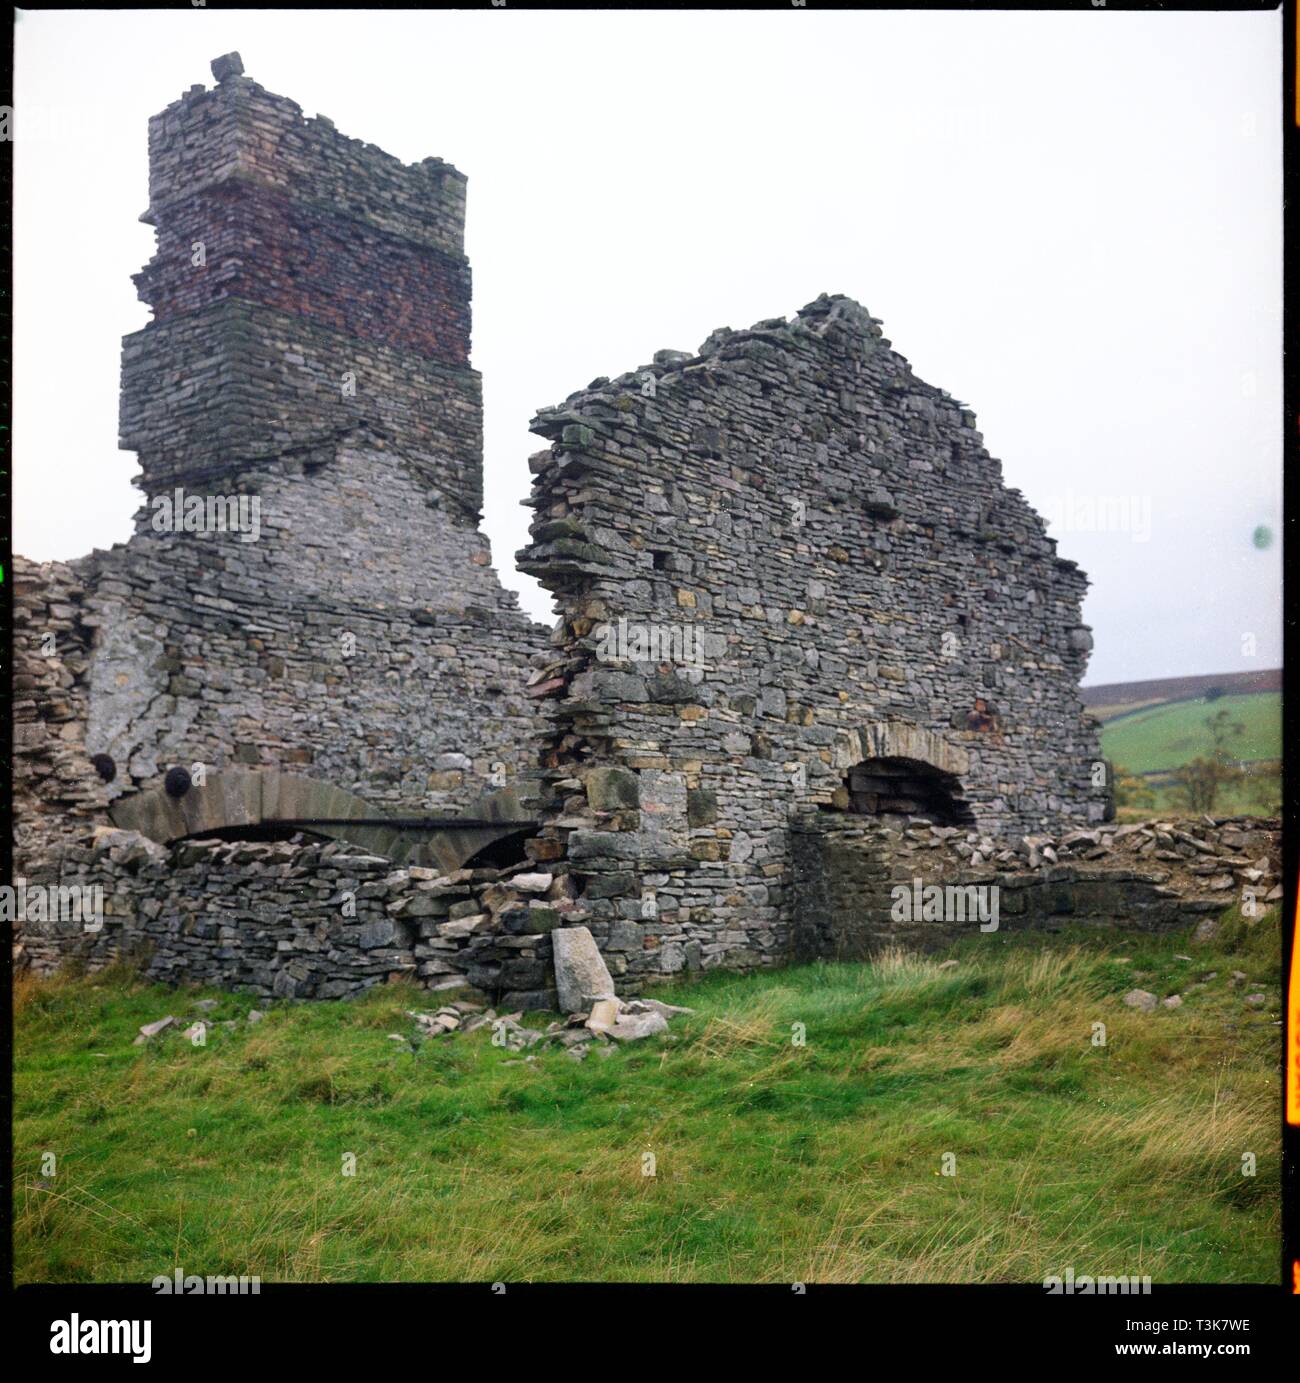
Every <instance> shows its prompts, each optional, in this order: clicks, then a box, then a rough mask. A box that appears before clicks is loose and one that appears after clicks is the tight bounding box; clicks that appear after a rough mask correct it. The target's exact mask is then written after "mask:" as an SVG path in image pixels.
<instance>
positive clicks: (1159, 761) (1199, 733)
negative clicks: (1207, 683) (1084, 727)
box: [1101, 692, 1282, 773]
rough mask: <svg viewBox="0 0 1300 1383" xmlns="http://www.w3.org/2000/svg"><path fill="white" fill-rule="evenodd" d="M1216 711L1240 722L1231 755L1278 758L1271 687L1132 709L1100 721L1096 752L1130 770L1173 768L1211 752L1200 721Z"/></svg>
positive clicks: (1278, 704)
mask: <svg viewBox="0 0 1300 1383" xmlns="http://www.w3.org/2000/svg"><path fill="white" fill-rule="evenodd" d="M1221 710H1224V711H1227V712H1228V715H1229V718H1230V719H1231V720H1232V721H1234V722H1239V723H1240V724H1241V725H1242V726H1243V727H1244V729H1243V733H1242V734H1241V736H1240V737H1239V738H1237V739H1234V740H1232V741H1231V745H1232V750H1233V754H1234V757H1236V758H1238V759H1242V760H1255V759H1279V758H1281V756H1282V701H1281V697H1280V696H1279V695H1278V694H1277V693H1276V692H1259V693H1256V694H1253V695H1249V696H1221V697H1219V698H1218V699H1217V700H1214V701H1205V700H1203V699H1201V700H1196V701H1178V702H1172V703H1166V704H1165V705H1161V706H1153V707H1150V708H1149V709H1146V710H1142V711H1135V712H1133V713H1132V714H1131V715H1127V716H1122V717H1120V718H1119V719H1118V720H1112V721H1108V722H1107V723H1106V724H1104V725H1103V726H1102V731H1101V747H1102V752H1103V753H1104V754H1105V755H1106V757H1107V758H1108V759H1109V760H1110V761H1111V762H1112V763H1117V764H1123V765H1124V767H1125V768H1127V769H1128V770H1129V772H1131V773H1151V772H1155V771H1157V770H1159V769H1173V768H1178V767H1180V766H1181V765H1182V764H1185V763H1187V762H1188V761H1189V760H1191V759H1195V758H1197V757H1199V756H1208V755H1209V754H1210V753H1211V752H1212V750H1213V748H1214V744H1213V740H1212V738H1211V736H1210V732H1209V730H1208V729H1207V728H1206V726H1205V721H1206V718H1207V717H1208V716H1211V715H1214V714H1215V713H1216V712H1218V711H1221Z"/></svg>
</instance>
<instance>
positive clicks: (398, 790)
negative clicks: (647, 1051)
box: [15, 60, 548, 873]
mask: <svg viewBox="0 0 1300 1383" xmlns="http://www.w3.org/2000/svg"><path fill="white" fill-rule="evenodd" d="M214 70H217V69H216V68H214ZM220 71H221V73H222V76H221V79H220V81H219V84H218V85H217V87H216V88H215V89H213V90H205V89H204V88H202V87H196V88H193V89H192V90H191V91H190V92H189V93H188V94H187V95H186V96H185V97H183V98H182V99H181V100H180V101H178V102H176V103H175V104H173V105H172V106H170V107H168V109H167V110H166V111H164V112H163V113H162V114H161V115H159V116H157V117H155V118H154V119H153V120H152V121H151V122H150V131H149V149H150V206H149V210H148V211H147V212H146V213H145V216H144V219H145V220H146V221H148V222H149V223H150V224H152V225H154V226H155V227H156V229H157V234H158V249H157V253H156V254H155V256H154V258H153V260H152V261H151V262H150V264H149V266H148V267H147V268H146V269H145V271H144V272H143V273H142V274H140V275H138V276H137V283H138V284H139V287H140V294H141V297H142V298H144V300H145V301H146V302H148V303H149V304H150V305H151V306H152V308H153V313H154V317H153V320H152V321H151V322H150V323H149V325H147V326H146V327H145V328H144V329H143V330H142V331H140V332H137V333H135V334H134V335H133V336H131V337H128V338H127V340H126V342H125V343H124V349H123V367H122V381H123V383H122V445H123V446H124V447H129V448H132V449H134V450H136V451H137V452H138V454H139V459H140V464H141V469H142V475H141V477H139V479H138V483H139V484H140V486H141V488H142V489H143V490H144V491H145V495H146V502H145V504H144V505H142V507H141V509H140V511H139V512H138V514H137V516H136V534H135V536H134V537H133V538H132V540H131V541H130V542H129V543H127V544H125V545H120V546H118V547H115V548H114V549H113V550H112V551H109V552H95V553H93V554H91V555H90V556H89V557H86V558H83V559H81V560H79V561H77V562H74V563H69V564H49V565H47V566H45V567H41V568H36V567H34V566H33V565H32V564H30V563H23V562H19V563H18V564H16V577H17V600H16V625H17V633H18V647H17V648H16V650H15V651H16V655H17V660H18V664H19V667H18V683H17V687H18V693H19V695H18V703H17V706H16V721H17V723H18V740H19V745H18V751H19V768H18V774H17V778H18V781H17V784H16V787H17V790H18V804H19V821H20V825H19V853H20V859H19V867H20V868H25V869H27V871H28V872H29V873H34V872H35V871H37V870H39V868H40V867H41V864H42V861H41V859H40V858H38V857H36V856H33V855H32V853H31V852H30V850H29V851H28V853H27V854H26V856H24V854H23V850H24V847H25V846H28V845H39V842H40V840H41V839H46V838H49V837H51V834H52V836H53V839H51V841H50V843H51V846H53V844H54V843H55V840H57V841H59V842H61V843H63V844H66V843H67V839H66V838H67V837H68V832H69V830H72V831H74V832H75V829H76V822H77V820H78V819H79V818H80V819H83V820H84V819H87V818H95V817H96V813H100V816H99V818H98V819H100V820H102V819H103V818H102V812H103V809H104V808H105V807H106V806H108V805H109V804H111V803H112V802H114V801H115V800H117V799H119V798H120V797H122V796H123V795H129V794H131V793H133V792H136V791H138V790H141V789H149V788H155V787H157V786H158V785H159V784H160V782H161V780H162V777H163V775H164V774H165V773H166V771H167V770H168V768H169V767H171V766H173V765H180V766H183V767H185V768H187V769H189V768H190V767H191V765H193V764H195V763H199V764H203V765H205V766H206V767H207V768H208V769H209V770H221V769H225V768H229V767H234V766H247V767H255V768H261V769H266V770H275V769H285V770H288V771H291V772H296V773H301V774H306V775H309V776H311V777H314V778H318V779H322V780H325V781H327V782H329V783H332V784H334V785H336V786H337V787H338V788H340V789H343V790H346V791H347V792H349V793H354V794H357V795H358V796H360V797H362V798H364V799H365V801H366V802H368V803H369V804H371V805H372V806H373V807H374V808H376V810H381V811H387V812H389V813H406V814H413V813H435V814H436V813H444V814H445V813H448V812H456V811H459V810H463V809H465V808H466V807H468V806H469V805H470V804H472V803H474V802H475V801H476V800H477V799H478V798H479V797H481V796H482V795H483V794H484V793H485V792H487V791H490V790H491V789H492V788H500V787H505V786H508V785H510V784H511V783H513V782H515V781H517V780H518V779H519V776H520V775H521V774H522V773H524V772H526V771H527V770H528V769H529V768H530V767H531V763H532V759H533V751H532V748H531V746H530V745H529V740H528V737H529V726H530V724H531V722H532V720H533V718H534V717H533V704H532V701H531V699H530V698H529V697H528V696H527V695H526V694H525V679H526V677H527V674H528V670H529V667H530V659H532V658H533V657H534V656H535V655H538V654H540V653H541V652H542V651H543V650H545V648H546V647H547V646H548V636H547V632H546V631H545V630H544V629H543V628H542V627H540V626H538V625H534V624H532V623H531V622H530V621H528V620H527V619H525V618H524V617H523V616H522V615H521V614H520V613H519V611H518V608H517V600H516V597H515V596H514V594H513V593H512V592H508V591H506V590H504V589H503V588H502V587H501V585H500V583H499V581H498V579H497V576H496V573H495V572H494V571H493V570H492V567H491V555H490V551H489V548H488V543H487V540H486V538H485V537H484V536H483V535H482V534H481V533H480V532H479V529H478V519H479V510H480V506H481V498H482V456H481V439H482V418H481V403H480V384H479V377H478V374H477V372H476V371H474V370H473V369H472V368H471V367H470V365H469V357H468V351H469V327H470V273H469V265H468V262H467V261H466V259H465V256H464V251H463V224H464V209H465V179H464V177H463V175H462V174H460V173H458V172H457V171H456V170H455V169H454V168H452V167H450V165H448V164H445V163H443V162H442V161H441V160H437V159H426V160H425V161H424V162H423V163H420V164H414V165H409V166H407V165H403V164H402V163H400V162H399V161H398V160H396V159H394V158H392V157H390V156H389V155H387V154H385V153H383V152H382V151H381V150H378V149H375V148H374V147H373V146H370V145H364V144H362V143H360V142H359V141H357V140H353V139H348V138H345V137H344V136H342V135H340V134H339V133H338V132H337V131H336V130H335V129H334V128H333V126H332V124H331V123H330V122H329V121H328V120H326V119H324V118H320V117H318V118H317V119H315V120H306V119H304V118H303V115H302V112H301V110H300V109H299V107H298V106H297V105H295V104H294V103H293V102H292V101H287V100H285V99H284V98H282V97H278V96H274V95H272V94H271V93H269V92H267V91H265V90H264V89H263V88H261V87H260V86H258V85H257V84H256V83H255V82H253V81H251V80H250V79H248V78H247V77H244V76H243V75H242V68H241V66H240V64H239V63H238V62H237V61H233V62H232V61H226V60H222V63H221V65H220ZM178 488H179V490H180V493H179V494H178V493H177V490H178ZM214 496H215V497H218V498H220V499H225V498H229V499H231V500H232V501H235V502H238V501H241V500H242V501H243V502H244V503H245V504H246V505H248V506H251V505H252V503H253V502H254V501H255V502H256V505H257V510H256V514H257V522H256V529H255V531H249V530H248V529H247V528H245V530H244V531H232V530H230V529H225V530H221V531H210V530H209V531H184V529H182V531H172V529H171V527H169V526H168V525H167V524H166V518H167V517H168V515H167V513H166V510H165V509H164V508H163V507H162V503H161V502H162V501H163V500H171V501H172V506H171V507H172V511H173V513H172V517H174V519H175V520H176V522H177V523H178V524H179V523H180V522H181V521H182V516H183V513H184V507H185V503H186V500H187V498H188V499H190V500H193V499H194V498H195V497H197V498H198V500H199V501H200V502H206V501H207V500H209V499H210V498H212V497H214ZM247 512H252V511H251V508H250V509H249V510H248V511H247ZM231 513H232V514H233V513H234V511H233V510H232V511H231ZM232 522H233V518H232ZM51 636H52V637H51ZM56 736H57V740H56V738H55V737H56ZM92 755H107V756H109V757H110V758H111V759H112V760H113V762H114V765H115V769H116V771H115V773H114V775H113V777H112V779H111V781H109V782H107V783H104V782H102V781H101V779H100V777H99V775H98V774H97V773H96V772H95V770H94V768H93V767H92V766H91V764H90V756H92ZM196 791H197V789H196ZM28 793H31V800H30V801H29V800H28V797H27V795H28ZM33 837H35V839H33Z"/></svg>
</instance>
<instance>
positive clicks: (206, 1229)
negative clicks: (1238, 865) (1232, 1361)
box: [14, 915, 1280, 1282]
mask: <svg viewBox="0 0 1300 1383" xmlns="http://www.w3.org/2000/svg"><path fill="white" fill-rule="evenodd" d="M1221 935H1222V939H1221V941H1220V942H1218V943H1216V944H1214V945H1213V946H1208V947H1207V946H1201V947H1197V948H1196V949H1195V950H1193V949H1192V948H1191V946H1190V945H1189V943H1188V942H1187V940H1186V938H1185V937H1175V938H1169V937H1166V938H1152V937H1145V936H1140V935H1135V934H1128V935H1120V934H1115V933H1112V934H1109V935H1107V936H1105V937H1099V936H1097V935H1096V934H1090V935H1078V936H1062V937H1054V938H1045V937H1043V936H1041V935H1037V936H1033V935H1018V936H1001V935H989V936H980V937H978V938H975V937H972V938H971V939H970V940H969V941H968V942H966V943H965V944H963V945H962V946H961V947H959V948H957V949H956V950H955V951H953V952H951V953H949V954H950V955H952V956H954V957H955V958H956V959H957V961H958V964H957V965H956V966H955V967H950V968H948V969H941V968H939V962H940V961H941V960H942V959H943V957H942V956H940V957H935V958H932V959H928V960H918V959H916V958H913V957H908V956H905V955H902V954H899V953H889V954H886V955H884V956H882V957H881V958H880V959H878V960H877V961H876V962H875V963H874V964H871V965H813V966H807V967H801V968H798V969H791V970H785V971H781V972H778V973H773V974H767V975H763V976H751V977H735V976H726V975H715V976H711V977H709V978H708V979H706V980H705V981H703V982H702V983H700V984H698V985H695V986H691V987H682V988H678V989H676V990H675V991H671V992H669V991H662V997H664V998H667V999H673V1000H677V1001H679V1002H685V1003H688V1004H690V1005H691V1006H693V1007H694V1008H695V1009H696V1010H697V1013H696V1015H695V1016H694V1017H690V1018H679V1019H677V1020H676V1021H675V1022H674V1024H673V1027H672V1033H671V1037H670V1038H656V1039H649V1040H646V1041H644V1042H641V1043H638V1044H636V1045H634V1046H631V1047H622V1048H619V1049H617V1050H616V1051H615V1052H614V1053H613V1055H611V1056H610V1057H608V1058H607V1059H606V1058H602V1057H600V1056H599V1055H598V1054H595V1053H593V1054H592V1055H591V1056H590V1057H589V1058H588V1059H587V1060H586V1061H585V1062H584V1063H582V1064H578V1063H576V1062H575V1061H574V1060H573V1059H572V1058H570V1057H569V1056H567V1055H566V1054H565V1053H564V1052H563V1051H559V1050H555V1051H551V1050H547V1051H546V1052H544V1053H543V1054H541V1055H539V1056H538V1058H537V1060H536V1061H534V1062H527V1063H522V1064H516V1065H506V1062H508V1061H512V1060H513V1061H518V1057H517V1055H516V1054H512V1053H510V1052H508V1051H503V1050H500V1049H497V1048H494V1047H493V1046H492V1045H491V1043H490V1041H489V1040H488V1035H487V1033H486V1031H480V1032H478V1033H475V1034H472V1035H469V1036H463V1035H462V1036H457V1037H452V1038H443V1039H439V1040H435V1041H431V1042H427V1043H425V1044H424V1045H423V1046H421V1047H419V1048H418V1050H417V1051H416V1052H415V1053H414V1054H412V1053H411V1052H410V1051H407V1050H403V1049H401V1048H399V1047H398V1045H397V1044H396V1043H393V1042H390V1041H388V1040H387V1036H386V1035H387V1034H388V1033H389V1032H401V1033H408V1032H409V1031H410V1024H409V1023H408V1021H407V1020H406V1019H405V1018H404V1017H403V1010H404V1009H406V1008H408V1007H417V1006H425V1004H426V1001H427V996H424V995H423V994H420V993H418V992H417V991H412V990H408V989H406V988H404V987H400V986H395V987H385V988H383V989H381V990H379V991H376V992H372V993H371V994H370V995H369V996H367V997H366V998H364V999H362V1000H360V1001H357V1002H354V1003H350V1004H344V1003H324V1004H304V1005H297V1006H283V1007H278V1008H276V1009H275V1010H273V1011H272V1012H271V1013H270V1015H269V1016H268V1017H267V1018H266V1019H265V1020H264V1021H263V1022H262V1023H260V1024H258V1025H256V1026H252V1027H249V1026H247V1025H242V1024H241V1026H240V1027H239V1029H238V1030H237V1031H233V1032H228V1031H225V1030H223V1029H221V1028H220V1027H218V1028H217V1029H216V1031H215V1032H214V1033H213V1034H212V1036H211V1037H210V1039H209V1042H208V1045H207V1046H206V1047H203V1048H195V1047H192V1046H190V1045H189V1044H188V1043H186V1042H184V1041H182V1040H181V1039H179V1038H171V1039H167V1040H164V1041H160V1042H158V1043H157V1044H155V1045H153V1046H150V1047H134V1046H132V1045H131V1043H132V1038H133V1037H134V1036H135V1032H136V1029H137V1027H138V1026H139V1025H140V1024H142V1023H145V1022H148V1021H151V1020H152V1019H155V1018H157V1017H160V1016H161V1015H162V1014H165V1013H174V1014H176V1015H177V1016H178V1017H184V1016H189V1014H190V1006H191V1004H192V1002H193V1000H194V999H196V998H199V997H202V995H203V991H191V992H183V993H177V992H175V991H169V990H164V989H160V988H157V987H152V986H146V985H143V984H141V983H139V982H138V981H136V980H134V979H133V978H131V977H130V975H129V974H124V973H122V972H117V973H105V974H103V975H100V976H97V977H92V978H68V979H56V980H53V981H43V982H42V981H33V980H30V979H24V980H22V981H20V983H19V984H18V987H17V990H16V996H15V997H16V1004H15V1014H16V1017H15V1022H16V1042H17V1050H16V1072H15V1098H16V1112H15V1120H16V1129H15V1176H16V1186H15V1226H14V1242H15V1262H16V1277H17V1280H18V1281H19V1282H37V1281H63V1282H68V1281H75V1282H80V1281H147V1280H148V1279H150V1278H152V1277H154V1276H156V1275H157V1274H159V1273H170V1272H172V1271H173V1269H174V1268H177V1267H179V1268H181V1269H183V1270H184V1271H185V1272H187V1273H201V1274H209V1273H211V1274H216V1273H221V1274H244V1275H251V1274H257V1275H259V1276H261V1277H262V1278H263V1279H264V1280H266V1281H317V1280H323V1281H384V1280H417V1281H418V1280H433V1281H447V1280H479V1281H497V1280H502V1281H523V1280H530V1281H539V1280H541V1281H546V1280H553V1281H555V1280H565V1281H573V1280H585V1281H633V1280H635V1281H674V1282H685V1281H695V1282H723V1281H725V1282H746V1281H747V1282H793V1281H819V1282H989V1281H1007V1280H1012V1281H1041V1280H1042V1279H1043V1278H1044V1277H1045V1276H1046V1275H1047V1274H1049V1273H1054V1272H1057V1273H1059V1272H1063V1270H1064V1269H1065V1268H1066V1267H1070V1266H1072V1267H1073V1268H1074V1269H1075V1272H1076V1273H1084V1272H1092V1273H1113V1274H1120V1273H1123V1274H1130V1273H1133V1274H1149V1275H1150V1276H1151V1277H1152V1279H1153V1280H1155V1281H1157V1282H1192V1281H1273V1280H1276V1277H1277V1272H1278V1247H1277V1245H1278V1235H1279V1232H1280V1230H1279V1206H1278V1179H1279V1133H1278V1124H1279V1121H1278V1115H1277V1110H1278V1101H1279V1098H1280V1095H1279V1090H1280V1080H1279V1070H1278V1062H1279V1054H1280V1040H1279V1031H1280V1030H1279V1028H1278V1027H1277V1026H1275V1023H1276V1020H1277V1019H1278V1017H1279V1004H1280V989H1279V984H1278V974H1277V932H1276V918H1275V916H1273V915H1270V917H1269V918H1268V919H1266V920H1265V921H1263V922H1260V923H1258V924H1255V925H1254V926H1247V925H1246V924H1245V923H1243V922H1242V921H1241V920H1240V919H1234V920H1232V921H1231V922H1230V923H1229V925H1227V926H1226V927H1225V928H1224V929H1223V932H1222V934H1221ZM1179 953H1181V954H1183V955H1194V956H1195V959H1194V960H1191V961H1184V960H1179V959H1177V958H1176V956H1177V954H1179ZM1121 957H1124V958H1127V960H1121V959H1120V958H1121ZM1233 970H1240V971H1244V972H1245V973H1246V975H1247V976H1248V978H1249V981H1250V984H1249V985H1245V986H1236V987H1234V986H1233V985H1232V984H1231V983H1230V973H1231V972H1232V971H1233ZM1208 971H1217V972H1218V974H1217V978H1215V979H1213V980H1209V981H1208V982H1206V984H1205V987H1204V988H1201V989H1197V990H1190V989H1189V988H1188V986H1189V985H1190V984H1192V983H1193V982H1195V981H1197V980H1198V978H1199V976H1200V975H1201V974H1202V973H1204V972H1208ZM1135 985H1137V986H1140V987H1142V988H1146V989H1149V990H1151V991H1152V992H1154V993H1156V994H1158V995H1160V996H1161V997H1163V996H1164V995H1165V994H1168V993H1171V992H1174V991H1178V992H1181V993H1183V994H1184V996H1185V1002H1184V1005H1183V1007H1182V1008H1180V1009H1178V1010H1176V1011H1170V1010H1166V1009H1164V1008H1160V1009H1158V1010H1157V1011H1156V1012H1155V1013H1151V1014H1142V1013H1138V1012H1135V1011H1133V1010H1131V1009H1128V1008H1126V1007H1124V1005H1123V1004H1122V1003H1121V996H1122V995H1123V994H1124V993H1125V992H1127V991H1128V990H1129V989H1132V988H1133V987H1134V986H1135ZM1260 989H1262V990H1263V992H1264V993H1265V994H1266V995H1267V1000H1268V1002H1267V1004H1266V1006H1265V1007H1264V1008H1263V1009H1255V1008H1250V1007H1247V1006H1245V1004H1244V1002H1243V999H1244V996H1245V995H1246V994H1247V993H1250V992H1253V991H1256V990H1260ZM657 992H658V991H657ZM210 997H216V998H219V999H220V1001H221V1006H220V1008H219V1010H218V1011H217V1012H216V1013H215V1014H214V1015H213V1016H214V1017H215V1018H216V1019H217V1020H218V1021H220V1020H222V1019H226V1018H231V1017H237V1016H240V1015H243V1014H245V1013H246V1012H247V1011H248V1010H249V1009H250V1008H251V1007H253V1006H254V1005H253V1001H251V1000H250V999H248V998H246V997H242V996H231V995H222V994H217V993H215V992H210ZM1096 1023H1104V1024H1105V1026H1106V1039H1107V1040H1106V1044H1105V1046H1095V1045H1093V1033H1094V1027H1093V1025H1094V1024H1096ZM797 1024H798V1025H802V1026H803V1029H804V1031H805V1032H806V1045H802V1046H800V1045H796V1043H795V1041H794V1038H795V1035H796V1033H797V1032H798V1029H797V1028H796V1026H795V1025H797ZM46 1153H53V1154H54V1155H55V1158H56V1164H57V1165H56V1170H55V1173H54V1175H46V1174H45V1171H46V1169H44V1168H43V1167H42V1158H43V1156H44V1155H45V1154H46ZM348 1153H351V1154H354V1155H355V1159H356V1174H355V1175H354V1176H345V1175H343V1167H344V1163H345V1154H348ZM647 1153H649V1154H653V1157H654V1161H655V1167H654V1171H655V1175H654V1176H653V1177H651V1176H646V1175H644V1174H643V1172H644V1168H645V1165H646V1164H645V1161H644V1155H645V1154H647ZM1246 1153H1253V1154H1254V1155H1255V1157H1256V1159H1257V1168H1256V1171H1257V1174H1256V1175H1255V1176H1254V1177H1247V1176H1243V1175H1242V1157H1243V1155H1244V1154H1246ZM946 1154H952V1155H954V1156H955V1159H956V1175H955V1176H945V1175H942V1167H943V1160H944V1157H945V1155H946Z"/></svg>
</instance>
